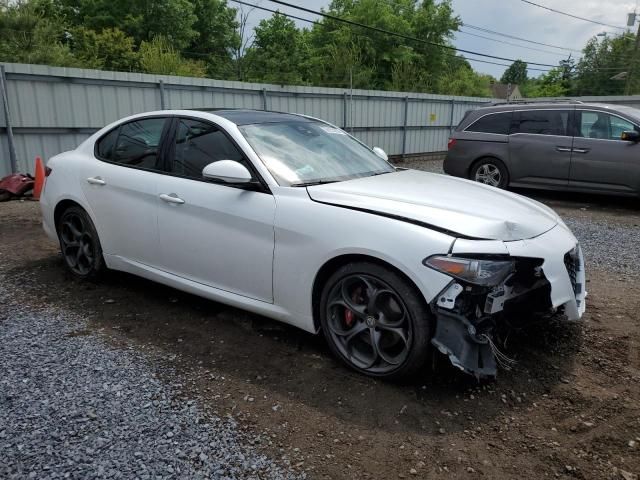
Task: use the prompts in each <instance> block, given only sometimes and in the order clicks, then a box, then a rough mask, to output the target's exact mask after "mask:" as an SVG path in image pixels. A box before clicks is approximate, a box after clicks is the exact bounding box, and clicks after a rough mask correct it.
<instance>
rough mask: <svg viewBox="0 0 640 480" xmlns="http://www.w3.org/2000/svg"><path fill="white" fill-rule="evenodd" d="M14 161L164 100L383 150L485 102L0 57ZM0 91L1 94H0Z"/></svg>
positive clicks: (2, 149)
mask: <svg viewBox="0 0 640 480" xmlns="http://www.w3.org/2000/svg"><path fill="white" fill-rule="evenodd" d="M4 67H5V71H6V74H5V80H6V82H5V83H6V90H7V92H6V93H7V98H8V105H7V106H8V109H9V117H10V125H11V127H12V131H13V138H14V145H15V152H16V158H17V169H18V171H20V172H33V164H34V158H35V156H36V155H40V156H42V157H44V158H45V159H46V158H49V157H51V156H53V155H55V154H57V153H59V152H62V151H65V150H70V149H73V148H75V147H76V146H77V145H78V144H79V143H80V142H82V140H84V139H85V138H87V137H88V136H89V135H90V134H91V133H93V132H95V131H96V130H97V129H99V128H101V127H103V126H104V125H106V124H108V123H110V122H112V121H114V120H117V119H119V118H122V117H125V116H127V115H131V114H134V113H139V112H145V111H151V110H160V109H163V108H167V109H169V108H219V107H227V108H255V109H267V110H276V111H284V112H295V113H303V114H307V115H312V116H315V117H319V118H322V119H325V120H327V121H329V122H331V123H334V124H336V125H338V126H340V127H342V128H345V129H347V130H349V131H352V132H353V134H354V135H355V136H357V137H358V138H360V139H361V140H362V141H363V142H365V143H366V144H368V145H371V146H379V147H382V148H383V149H384V150H385V151H386V152H387V153H389V154H390V155H402V154H414V153H425V152H438V151H443V150H446V145H447V138H448V136H449V133H450V131H451V128H452V126H455V125H456V124H457V123H458V122H459V121H460V120H461V119H462V117H463V115H464V113H465V112H466V111H467V110H469V109H473V108H477V107H479V106H481V105H483V104H486V103H487V102H489V101H490V99H487V98H477V97H452V96H445V95H430V94H422V93H404V92H382V91H375V90H353V92H350V91H348V90H346V91H345V90H344V89H336V88H319V87H303V86H280V85H268V84H258V83H243V82H230V81H220V80H210V79H203V78H186V77H172V76H165V75H147V74H140V73H126V72H105V71H99V70H84V69H77V68H60V67H49V66H44V65H23V64H11V63H8V64H5V65H4ZM0 100H1V99H0ZM0 155H1V158H0V176H3V175H6V174H7V173H8V172H9V170H10V154H9V145H8V135H7V122H6V117H5V115H4V111H3V109H0Z"/></svg>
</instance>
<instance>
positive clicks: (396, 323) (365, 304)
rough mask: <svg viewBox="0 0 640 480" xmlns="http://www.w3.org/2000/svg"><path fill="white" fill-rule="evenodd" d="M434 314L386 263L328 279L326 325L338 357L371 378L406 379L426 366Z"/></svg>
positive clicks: (356, 266) (348, 268) (351, 267)
mask: <svg viewBox="0 0 640 480" xmlns="http://www.w3.org/2000/svg"><path fill="white" fill-rule="evenodd" d="M430 320H431V316H430V312H429V311H428V308H427V306H426V304H425V302H424V299H423V298H422V296H421V294H420V293H419V291H418V290H417V289H416V288H415V287H414V286H413V285H412V284H411V283H410V282H409V281H408V280H407V279H405V278H404V277H403V276H402V275H400V274H399V273H397V272H395V271H393V270H391V269H389V268H386V267H384V266H381V265H377V264H372V263H362V262H358V263H349V264H347V265H345V266H343V267H341V268H340V269H339V270H338V271H336V272H335V273H334V274H333V275H332V276H331V277H330V278H329V280H328V281H327V283H326V284H325V286H324V289H323V291H322V296H321V300H320V321H321V324H322V330H323V332H324V336H325V338H326V339H327V342H328V344H329V347H330V348H331V350H332V352H333V353H334V355H336V356H337V357H338V358H339V359H340V360H342V361H343V362H344V363H345V364H347V365H348V366H349V367H351V368H353V369H354V370H357V371H358V372H360V373H363V374H365V375H369V376H373V377H379V378H385V379H394V380H396V379H400V378H405V377H408V376H411V375H413V374H415V373H416V372H417V371H418V370H420V369H421V368H422V367H423V366H424V365H425V363H426V359H427V355H428V353H429V339H430V330H431V328H430V327H431V321H430Z"/></svg>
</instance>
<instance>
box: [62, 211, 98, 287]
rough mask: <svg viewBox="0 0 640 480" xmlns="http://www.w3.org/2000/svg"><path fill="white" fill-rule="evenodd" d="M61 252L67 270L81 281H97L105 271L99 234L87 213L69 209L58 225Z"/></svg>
mask: <svg viewBox="0 0 640 480" xmlns="http://www.w3.org/2000/svg"><path fill="white" fill-rule="evenodd" d="M57 230H58V239H59V240H60V250H61V251H62V257H63V258H64V263H65V266H66V267H67V269H68V270H69V271H70V272H71V273H72V274H73V275H74V276H76V277H78V278H81V279H96V278H98V277H99V276H100V274H101V273H102V272H103V271H104V269H105V265H104V259H103V257H102V247H101V246H100V240H99V239H98V233H97V232H96V229H95V227H94V225H93V222H92V221H91V218H89V215H88V214H87V212H85V211H84V210H83V209H82V208H80V207H69V208H67V209H66V210H65V211H64V213H63V214H62V215H61V217H60V220H59V221H58V225H57Z"/></svg>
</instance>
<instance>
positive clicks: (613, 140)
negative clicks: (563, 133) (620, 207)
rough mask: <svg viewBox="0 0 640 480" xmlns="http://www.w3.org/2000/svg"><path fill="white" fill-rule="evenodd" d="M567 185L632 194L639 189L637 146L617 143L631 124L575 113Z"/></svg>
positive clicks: (615, 117)
mask: <svg viewBox="0 0 640 480" xmlns="http://www.w3.org/2000/svg"><path fill="white" fill-rule="evenodd" d="M575 130H576V137H575V139H574V141H573V155H572V157H571V174H570V179H569V185H570V186H571V187H574V188H579V189H590V190H600V191H608V192H614V193H633V192H635V191H637V189H638V186H640V145H639V144H637V143H634V142H629V141H626V140H620V135H621V134H622V132H624V131H625V130H636V131H639V132H640V128H639V127H638V125H635V124H634V123H632V122H631V121H629V120H627V119H625V118H623V117H621V116H618V115H615V114H612V113H608V112H603V111H600V110H586V109H576V118H575Z"/></svg>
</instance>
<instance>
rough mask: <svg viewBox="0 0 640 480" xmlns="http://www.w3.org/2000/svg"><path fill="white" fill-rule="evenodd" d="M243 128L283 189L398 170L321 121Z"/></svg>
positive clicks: (247, 126) (245, 135)
mask: <svg viewBox="0 0 640 480" xmlns="http://www.w3.org/2000/svg"><path fill="white" fill-rule="evenodd" d="M239 128H240V131H241V132H242V134H243V135H244V137H245V138H246V139H247V141H248V142H249V143H250V144H251V146H252V147H253V149H254V150H255V151H256V153H257V154H258V156H259V157H260V159H261V160H262V162H263V163H264V164H265V165H266V167H267V168H268V169H269V171H270V172H271V174H272V175H273V176H274V177H275V179H276V180H277V182H278V183H279V184H280V185H283V186H304V185H310V184H317V183H329V182H337V181H341V180H348V179H351V178H357V177H366V176H371V175H377V174H381V173H389V172H393V171H395V169H394V168H393V167H392V166H391V165H390V164H389V163H387V162H385V161H384V160H382V158H380V157H378V156H377V155H376V154H375V153H373V152H372V151H371V150H369V149H368V148H367V147H365V146H364V145H362V144H361V143H359V142H358V141H357V140H355V139H353V138H351V137H350V136H349V135H347V134H346V133H345V132H344V131H343V130H340V129H339V128H334V127H331V126H329V125H326V124H323V123H320V122H308V121H294V122H282V123H259V124H255V125H243V126H240V127H239Z"/></svg>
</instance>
